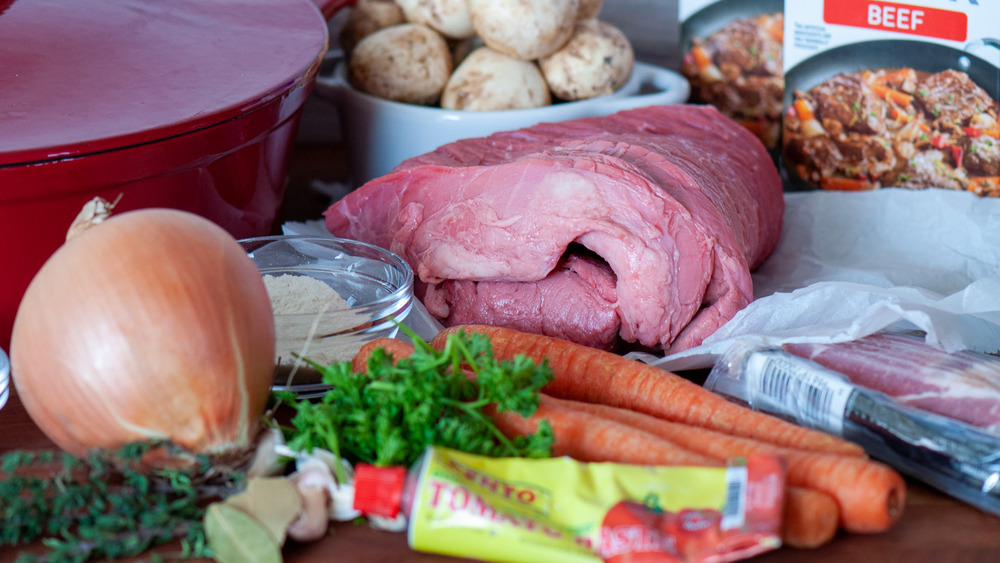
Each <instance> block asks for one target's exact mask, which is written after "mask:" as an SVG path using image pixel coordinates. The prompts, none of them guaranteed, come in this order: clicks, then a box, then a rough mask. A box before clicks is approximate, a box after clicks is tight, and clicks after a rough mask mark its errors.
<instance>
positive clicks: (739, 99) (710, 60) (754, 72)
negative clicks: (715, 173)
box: [677, 0, 784, 156]
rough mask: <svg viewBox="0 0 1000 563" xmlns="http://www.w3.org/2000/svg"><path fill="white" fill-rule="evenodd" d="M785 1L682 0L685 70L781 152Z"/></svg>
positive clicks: (709, 96) (712, 99)
mask: <svg viewBox="0 0 1000 563" xmlns="http://www.w3.org/2000/svg"><path fill="white" fill-rule="evenodd" d="M783 5H784V2H783V1H782V0H679V2H678V4H677V7H678V17H677V19H678V22H679V23H680V31H681V39H680V44H681V51H682V60H681V74H683V75H684V77H685V78H687V79H688V81H689V82H690V83H691V98H690V100H691V101H692V102H694V103H701V104H711V105H714V106H715V107H717V108H718V109H719V110H720V111H721V112H722V113H723V114H724V115H726V116H728V117H730V118H732V119H734V120H735V121H737V122H739V123H741V124H743V125H744V126H745V127H747V128H748V129H750V130H751V131H753V132H754V133H755V134H756V135H757V137H758V138H760V139H761V141H763V143H764V145H765V146H767V147H768V149H769V150H771V151H772V154H773V155H774V156H777V149H778V147H779V139H780V135H781V115H782V110H783V109H784V107H783V98H782V94H783V91H784V75H783V71H784V69H783V67H782V53H781V51H782V48H783V43H782V39H783V34H784V28H783V16H782V10H783Z"/></svg>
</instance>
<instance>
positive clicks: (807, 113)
mask: <svg viewBox="0 0 1000 563" xmlns="http://www.w3.org/2000/svg"><path fill="white" fill-rule="evenodd" d="M795 113H796V115H798V116H799V119H800V120H802V121H809V120H811V119H816V114H814V113H813V110H812V108H811V107H809V102H807V101H805V100H803V99H802V98H799V99H798V100H795Z"/></svg>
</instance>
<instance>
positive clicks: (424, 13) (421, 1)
mask: <svg viewBox="0 0 1000 563" xmlns="http://www.w3.org/2000/svg"><path fill="white" fill-rule="evenodd" d="M396 4H398V5H399V7H400V8H401V9H402V10H403V14H404V15H405V16H406V20H407V21H409V22H411V23H422V24H424V25H426V26H428V27H430V28H431V29H433V30H435V31H437V32H438V33H440V34H441V35H444V36H445V37H447V38H449V39H466V38H468V37H472V36H473V35H475V31H474V30H473V29H472V20H471V19H470V17H469V2H468V0H396Z"/></svg>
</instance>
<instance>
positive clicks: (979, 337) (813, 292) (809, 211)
mask: <svg viewBox="0 0 1000 563" xmlns="http://www.w3.org/2000/svg"><path fill="white" fill-rule="evenodd" d="M785 203H786V209H785V223H784V228H783V231H782V236H781V240H780V242H779V243H778V246H777V248H776V249H775V251H774V253H773V254H772V255H771V256H770V257H769V258H768V259H767V261H766V262H765V263H764V265H763V266H761V267H760V268H759V269H758V270H757V271H756V272H754V274H753V281H754V297H755V299H754V301H753V302H752V303H750V305H748V306H747V307H746V308H745V309H743V310H742V311H740V312H739V313H737V315H736V316H735V317H734V318H733V319H731V320H730V321H729V322H728V323H726V324H725V325H723V326H722V327H721V328H720V329H719V330H718V331H716V332H715V333H714V334H712V335H711V336H709V337H708V338H707V339H705V341H704V342H703V343H702V345H701V346H698V347H697V348H693V349H690V350H686V351H683V352H679V353H677V354H673V355H670V356H667V357H665V358H657V357H655V356H651V355H646V354H635V355H634V356H635V357H637V358H639V359H642V360H644V361H647V362H649V363H651V364H653V365H656V366H659V367H661V368H663V369H668V370H671V371H682V370H688V369H701V368H708V367H711V366H712V364H713V362H714V360H715V359H716V358H717V357H718V356H719V355H721V354H722V353H723V352H725V351H726V349H727V348H728V347H729V346H730V345H731V344H732V343H733V342H734V341H736V340H737V339H739V338H741V337H746V336H750V335H753V336H755V337H762V338H763V339H764V340H765V341H767V342H770V343H771V344H775V345H777V344H781V343H783V342H824V343H825V342H843V341H847V340H853V339H856V338H860V337H862V336H866V335H868V334H871V333H873V332H877V331H879V330H881V329H884V328H891V329H919V330H923V331H925V332H926V333H927V335H926V338H925V340H926V342H927V343H928V344H931V345H934V346H937V347H939V348H941V349H944V350H945V351H948V352H954V351H957V350H962V349H971V350H977V351H980V352H991V353H992V352H997V351H998V350H1000V199H990V198H980V197H977V196H975V195H973V194H971V193H968V192H957V191H949V190H939V189H929V190H904V189H896V188H889V189H881V190H876V191H871V192H825V191H813V192H789V193H786V194H785Z"/></svg>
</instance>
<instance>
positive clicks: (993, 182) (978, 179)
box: [968, 176, 1000, 195]
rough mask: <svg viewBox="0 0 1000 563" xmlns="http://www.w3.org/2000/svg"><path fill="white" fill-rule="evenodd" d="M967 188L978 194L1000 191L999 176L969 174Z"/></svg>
mask: <svg viewBox="0 0 1000 563" xmlns="http://www.w3.org/2000/svg"><path fill="white" fill-rule="evenodd" d="M968 189H969V191H971V192H976V193H977V194H979V195H982V194H985V193H991V192H996V191H1000V176H971V177H970V178H969V188H968Z"/></svg>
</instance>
